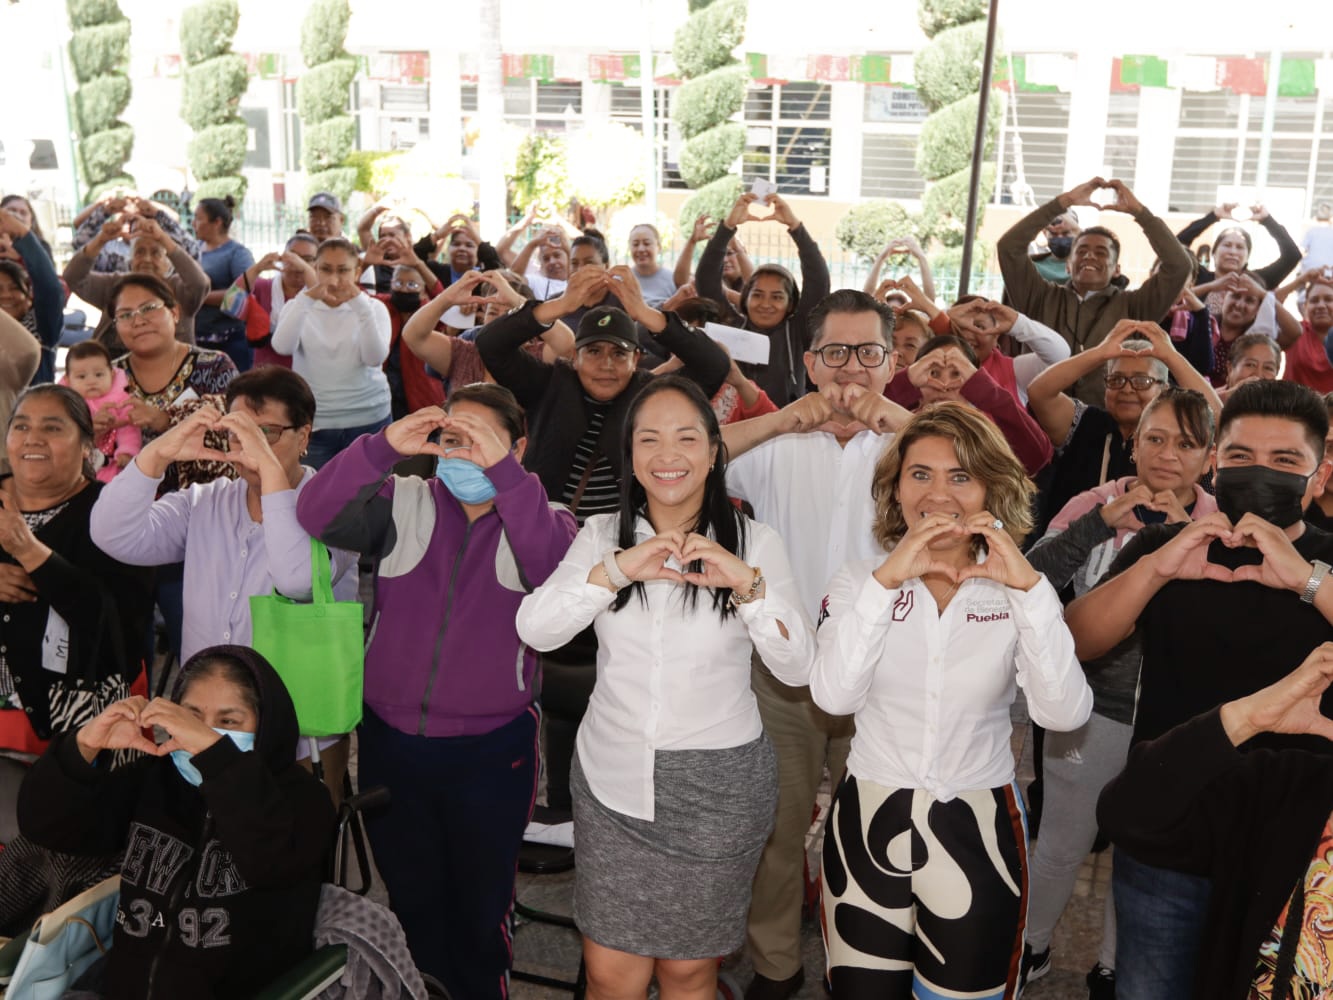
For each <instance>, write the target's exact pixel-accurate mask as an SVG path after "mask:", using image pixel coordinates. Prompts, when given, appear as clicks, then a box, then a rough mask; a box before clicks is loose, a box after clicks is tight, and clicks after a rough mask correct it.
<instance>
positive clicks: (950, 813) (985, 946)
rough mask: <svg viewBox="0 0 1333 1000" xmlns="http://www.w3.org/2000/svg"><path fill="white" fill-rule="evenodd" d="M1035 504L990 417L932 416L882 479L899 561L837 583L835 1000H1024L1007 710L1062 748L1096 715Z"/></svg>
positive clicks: (941, 412)
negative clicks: (840, 749)
mask: <svg viewBox="0 0 1333 1000" xmlns="http://www.w3.org/2000/svg"><path fill="white" fill-rule="evenodd" d="M1033 490H1034V487H1033V485H1032V483H1031V482H1030V481H1029V480H1028V478H1027V476H1026V475H1024V473H1023V467H1022V465H1021V464H1020V463H1019V461H1018V459H1017V458H1015V457H1014V454H1013V452H1012V451H1011V450H1010V448H1009V446H1008V444H1007V443H1006V442H1005V440H1004V438H1003V437H1002V436H1001V435H1000V432H999V431H998V430H997V429H996V427H995V425H994V424H993V423H991V422H990V421H989V420H988V419H987V418H986V417H985V416H984V415H982V414H980V413H978V412H977V411H976V410H973V409H970V408H968V407H965V406H962V405H960V404H956V403H941V404H938V405H936V406H932V407H929V408H927V409H925V410H923V411H922V412H921V413H919V414H917V415H916V416H914V417H913V418H912V420H911V421H910V422H909V423H908V424H907V425H906V426H905V427H904V428H903V430H902V431H901V432H899V434H898V436H897V437H896V438H895V439H894V442H893V444H892V445H890V447H889V448H888V450H887V451H886V452H885V453H884V455H883V457H882V458H881V459H880V460H879V465H878V466H877V468H876V469H875V480H874V487H873V492H874V497H875V505H876V517H875V524H874V531H875V538H876V541H878V543H879V544H880V546H881V547H882V548H884V550H885V551H887V552H889V555H888V556H887V557H886V558H885V559H883V560H881V561H879V562H878V564H876V562H874V561H867V562H862V563H853V564H851V565H849V566H846V567H844V568H843V569H842V570H840V571H839V572H838V573H837V575H836V576H835V577H834V578H833V580H832V581H831V583H830V584H829V595H828V597H827V598H826V600H825V605H824V612H823V615H822V623H821V625H820V630H819V649H818V653H817V655H816V657H815V665H814V668H813V670H812V672H811V678H810V691H811V694H812V695H813V697H814V700H815V703H816V704H818V705H819V706H820V707H821V708H823V709H824V710H826V711H828V712H832V713H835V714H844V713H855V715H856V735H855V736H854V737H853V738H852V746H851V753H850V755H849V757H848V760H847V776H846V777H845V778H844V779H843V782H842V784H841V785H840V786H839V788H838V791H837V794H836V795H835V796H834V801H833V808H832V811H831V813H830V817H829V825H828V832H827V833H826V835H825V838H824V856H823V910H824V921H823V923H824V927H825V944H826V946H827V949H828V961H829V974H830V980H831V983H832V986H833V995H834V997H836V998H837V1000H860V998H863V997H874V998H876V1000H883V998H899V997H901V998H903V1000H907V998H910V997H912V996H914V995H917V996H921V995H930V996H937V995H940V996H974V997H986V998H992V997H993V998H1000V997H1004V998H1010V997H1013V996H1015V995H1016V994H1017V990H1018V973H1019V959H1020V957H1021V955H1022V951H1023V923H1024V919H1025V914H1026V911H1027V898H1026V897H1027V830H1026V819H1025V817H1024V814H1023V808H1022V802H1021V800H1020V798H1019V795H1018V790H1017V787H1016V785H1015V784H1014V759H1013V752H1012V750H1011V748H1010V733H1011V730H1012V725H1011V723H1010V720H1009V708H1010V705H1011V704H1012V702H1013V701H1014V697H1015V695H1016V687H1022V688H1023V690H1024V693H1025V694H1026V696H1027V705H1028V712H1029V713H1030V714H1031V716H1032V718H1033V720H1034V721H1036V722H1038V723H1040V724H1041V725H1043V726H1045V727H1046V728H1048V729H1052V730H1057V731H1066V730H1071V729H1076V728H1077V727H1078V726H1080V725H1082V724H1083V723H1084V722H1085V721H1086V720H1087V718H1088V713H1089V712H1090V711H1091V708H1092V693H1091V691H1089V689H1088V685H1087V682H1086V681H1085V680H1084V678H1083V673H1082V670H1081V668H1080V667H1079V663H1078V660H1077V659H1076V657H1075V656H1074V640H1073V637H1072V636H1071V635H1070V633H1069V630H1068V628H1066V627H1065V624H1064V620H1063V617H1062V613H1061V607H1060V601H1059V598H1058V597H1057V596H1056V593H1055V590H1054V589H1053V588H1052V587H1051V585H1050V584H1049V583H1048V582H1047V581H1046V579H1045V578H1044V577H1043V576H1042V575H1041V574H1039V573H1038V572H1037V571H1036V570H1034V569H1033V568H1032V567H1031V566H1030V565H1029V564H1028V562H1027V560H1026V559H1024V558H1023V555H1022V554H1021V553H1020V552H1019V549H1018V543H1019V542H1021V540H1022V539H1023V536H1024V535H1025V534H1026V533H1027V531H1028V530H1029V528H1030V527H1031V524H1032V519H1031V512H1030V500H1031V496H1032V493H1033ZM914 990H915V992H914Z"/></svg>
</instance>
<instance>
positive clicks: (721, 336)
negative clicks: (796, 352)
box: [704, 323, 771, 365]
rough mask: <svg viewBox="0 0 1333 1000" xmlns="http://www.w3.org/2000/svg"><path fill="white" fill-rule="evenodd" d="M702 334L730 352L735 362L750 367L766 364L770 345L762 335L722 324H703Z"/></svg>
mask: <svg viewBox="0 0 1333 1000" xmlns="http://www.w3.org/2000/svg"><path fill="white" fill-rule="evenodd" d="M704 333H706V334H708V336H709V337H711V338H712V339H713V340H715V341H717V342H718V343H719V344H721V345H722V346H723V347H725V348H726V349H727V350H728V351H730V352H731V356H732V357H733V358H735V359H736V360H737V361H744V362H747V363H749V364H752V365H766V364H768V349H769V347H770V346H771V345H770V344H769V341H768V338H767V337H765V336H764V335H763V334H762V333H754V332H753V331H751V330H742V329H741V328H740V327H738V326H726V325H724V324H722V323H705V324H704Z"/></svg>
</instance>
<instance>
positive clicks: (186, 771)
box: [171, 727, 255, 788]
mask: <svg viewBox="0 0 1333 1000" xmlns="http://www.w3.org/2000/svg"><path fill="white" fill-rule="evenodd" d="M213 732H215V733H217V734H218V735H219V736H226V737H229V738H230V739H231V741H232V742H233V743H235V744H236V747H237V749H239V750H243V751H249V750H253V749H254V748H255V734H254V733H241V732H237V731H236V730H235V729H217V728H216V727H215V728H214V729H213ZM193 756H194V755H193V754H191V753H190V752H189V751H188V750H173V751H171V762H172V763H173V764H175V765H176V770H177V771H179V772H180V775H181V777H182V778H184V779H185V780H186V781H188V782H189V783H190V784H192V785H194V786H195V787H196V788H198V787H199V786H200V785H201V784H202V783H203V780H204V776H203V775H202V774H200V773H199V768H197V767H195V766H194V765H193V764H192V763H190V759H191V757H193Z"/></svg>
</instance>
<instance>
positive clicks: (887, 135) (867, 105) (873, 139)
mask: <svg viewBox="0 0 1333 1000" xmlns="http://www.w3.org/2000/svg"><path fill="white" fill-rule="evenodd" d="M928 114H929V112H928V111H927V110H926V106H925V105H924V104H922V103H921V99H920V98H919V97H918V96H917V92H916V90H914V89H913V88H911V87H893V86H882V85H873V86H868V87H866V88H865V101H864V105H863V113H862V116H861V117H862V138H861V197H863V198H920V197H921V195H922V193H923V192H924V191H925V189H926V182H925V179H924V178H923V177H922V176H921V175H920V174H918V173H917V171H916V147H917V143H918V141H919V140H920V137H921V123H922V122H923V121H925V119H926V116H927V115H928Z"/></svg>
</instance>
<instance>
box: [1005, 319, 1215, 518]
mask: <svg viewBox="0 0 1333 1000" xmlns="http://www.w3.org/2000/svg"><path fill="white" fill-rule="evenodd" d="M1099 367H1102V368H1104V369H1105V379H1106V395H1105V397H1104V404H1105V405H1104V407H1101V406H1089V405H1087V404H1086V403H1083V402H1082V401H1080V400H1077V399H1075V398H1074V397H1073V396H1071V395H1069V394H1068V393H1067V392H1066V391H1065V390H1067V389H1069V388H1071V387H1072V386H1073V385H1074V384H1075V383H1077V382H1078V380H1079V379H1080V378H1082V377H1083V376H1085V375H1087V374H1089V373H1090V372H1093V371H1096V370H1097V368H1099ZM1172 382H1174V383H1175V384H1176V385H1178V386H1179V387H1180V388H1182V389H1193V390H1194V391H1195V392H1198V393H1201V394H1202V395H1203V397H1204V399H1206V400H1208V405H1209V407H1210V408H1211V409H1212V411H1213V416H1214V419H1216V417H1217V415H1218V414H1219V413H1221V412H1222V401H1221V400H1220V399H1218V397H1217V393H1216V392H1215V391H1214V390H1213V387H1212V386H1211V385H1210V384H1209V383H1208V380H1207V378H1205V377H1204V376H1202V375H1200V374H1199V373H1198V372H1197V371H1196V370H1195V368H1194V366H1193V365H1191V364H1190V363H1189V360H1188V359H1187V358H1186V357H1185V356H1184V355H1183V354H1181V353H1180V352H1179V351H1177V350H1176V349H1175V346H1174V345H1173V344H1172V342H1171V338H1170V337H1169V336H1168V335H1167V334H1166V332H1165V331H1163V330H1162V328H1161V327H1160V326H1159V325H1158V324H1156V323H1148V322H1142V321H1138V320H1129V319H1125V320H1121V321H1120V322H1119V323H1117V324H1116V325H1115V327H1114V329H1112V330H1111V332H1110V333H1109V334H1108V335H1107V337H1106V339H1105V340H1103V341H1102V342H1101V343H1100V344H1098V345H1097V346H1096V347H1094V348H1092V349H1091V350H1088V351H1083V352H1082V353H1081V354H1075V355H1073V356H1072V357H1070V358H1067V359H1065V360H1064V361H1060V362H1057V363H1056V364H1053V365H1051V367H1049V368H1047V369H1046V370H1045V371H1044V372H1042V373H1041V374H1040V375H1038V376H1037V377H1036V378H1034V379H1033V380H1032V382H1031V383H1030V384H1029V385H1028V407H1029V409H1031V410H1032V414H1033V416H1035V417H1036V418H1037V422H1038V423H1040V424H1041V427H1042V430H1044V431H1045V432H1046V434H1047V436H1048V437H1049V438H1050V439H1051V444H1052V445H1054V446H1055V459H1054V461H1052V463H1051V469H1050V474H1049V476H1048V477H1047V478H1046V480H1045V483H1044V484H1043V487H1042V493H1041V509H1040V512H1039V516H1038V518H1037V524H1036V525H1035V527H1034V529H1033V532H1034V535H1035V536H1038V537H1039V536H1040V535H1041V534H1044V533H1045V531H1046V526H1047V524H1049V523H1050V520H1051V518H1052V517H1054V516H1055V515H1056V513H1058V512H1059V511H1060V510H1061V509H1062V508H1063V507H1064V505H1065V504H1067V503H1068V502H1069V501H1070V500H1072V499H1073V498H1074V497H1075V496H1077V495H1078V494H1080V493H1082V492H1083V491H1084V490H1090V489H1093V488H1094V487H1097V486H1101V485H1102V484H1103V483H1108V482H1112V481H1114V480H1117V479H1121V478H1123V477H1125V476H1133V475H1135V474H1136V472H1137V469H1136V467H1135V464H1134V432H1135V431H1136V430H1137V429H1138V426H1139V418H1140V417H1141V416H1143V408H1144V407H1145V406H1147V405H1148V404H1149V403H1150V402H1152V400H1154V399H1155V398H1156V397H1157V395H1158V394H1159V393H1160V392H1161V391H1162V390H1163V389H1164V388H1166V387H1167V386H1168V385H1170V384H1171V383H1172Z"/></svg>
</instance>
